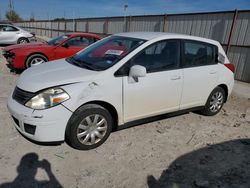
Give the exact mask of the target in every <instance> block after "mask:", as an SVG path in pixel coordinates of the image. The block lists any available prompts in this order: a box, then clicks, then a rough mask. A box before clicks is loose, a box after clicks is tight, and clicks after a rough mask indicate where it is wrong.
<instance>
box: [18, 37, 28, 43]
mask: <svg viewBox="0 0 250 188" xmlns="http://www.w3.org/2000/svg"><path fill="white" fill-rule="evenodd" d="M28 42H29V40H28V39H26V38H24V37H22V38H20V39H18V40H17V44H25V43H28Z"/></svg>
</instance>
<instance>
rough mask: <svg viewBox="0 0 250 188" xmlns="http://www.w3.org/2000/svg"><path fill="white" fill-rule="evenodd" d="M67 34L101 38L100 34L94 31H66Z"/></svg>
mask: <svg viewBox="0 0 250 188" xmlns="http://www.w3.org/2000/svg"><path fill="white" fill-rule="evenodd" d="M65 35H71V36H90V37H91V36H92V37H96V38H101V37H100V36H99V35H96V34H93V33H80V32H68V33H65Z"/></svg>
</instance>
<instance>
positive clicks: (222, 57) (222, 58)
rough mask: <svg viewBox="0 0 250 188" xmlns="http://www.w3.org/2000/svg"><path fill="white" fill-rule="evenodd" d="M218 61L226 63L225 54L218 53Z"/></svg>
mask: <svg viewBox="0 0 250 188" xmlns="http://www.w3.org/2000/svg"><path fill="white" fill-rule="evenodd" d="M217 60H218V62H219V63H222V64H224V63H225V56H224V55H223V54H221V53H219V55H218V59H217Z"/></svg>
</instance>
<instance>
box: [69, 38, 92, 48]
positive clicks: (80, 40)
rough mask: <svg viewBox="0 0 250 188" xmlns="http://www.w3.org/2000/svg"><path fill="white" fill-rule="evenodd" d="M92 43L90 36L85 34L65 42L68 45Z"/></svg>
mask: <svg viewBox="0 0 250 188" xmlns="http://www.w3.org/2000/svg"><path fill="white" fill-rule="evenodd" d="M92 43H93V42H92V41H90V40H89V38H88V37H84V36H78V37H74V38H71V39H69V40H68V41H66V42H65V44H67V45H68V46H88V45H90V44H92Z"/></svg>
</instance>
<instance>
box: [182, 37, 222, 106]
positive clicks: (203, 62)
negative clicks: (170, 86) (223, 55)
mask: <svg viewBox="0 0 250 188" xmlns="http://www.w3.org/2000/svg"><path fill="white" fill-rule="evenodd" d="M217 54H218V49H217V47H216V46H215V45H212V44H207V43H203V42H198V41H193V40H183V41H182V68H183V76H184V83H183V91H182V99H181V105H180V108H181V109H186V108H191V107H196V106H202V105H204V104H205V103H206V100H207V98H208V96H209V94H210V93H211V91H212V90H213V89H214V88H215V87H216V83H217V79H218V63H217V61H216V56H217Z"/></svg>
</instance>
